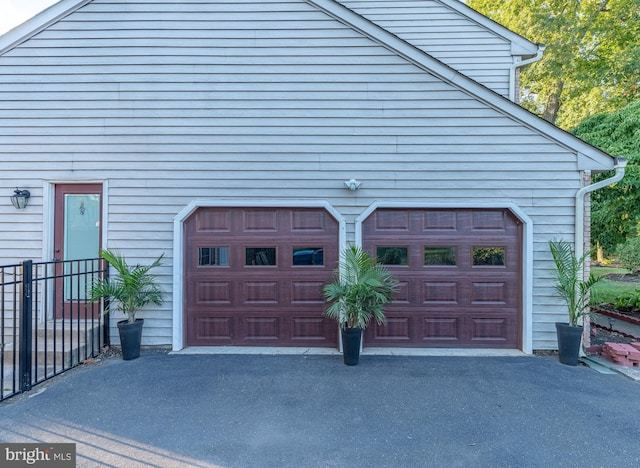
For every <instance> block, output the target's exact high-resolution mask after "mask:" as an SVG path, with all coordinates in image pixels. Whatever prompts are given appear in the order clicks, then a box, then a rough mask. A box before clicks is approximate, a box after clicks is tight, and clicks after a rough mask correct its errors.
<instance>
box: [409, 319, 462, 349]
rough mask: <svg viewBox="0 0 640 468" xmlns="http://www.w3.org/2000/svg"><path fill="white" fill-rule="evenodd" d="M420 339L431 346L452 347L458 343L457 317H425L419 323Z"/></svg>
mask: <svg viewBox="0 0 640 468" xmlns="http://www.w3.org/2000/svg"><path fill="white" fill-rule="evenodd" d="M421 325H422V327H420V328H419V329H418V330H422V333H421V334H420V339H421V340H422V342H423V343H425V344H430V345H432V346H440V345H443V346H445V345H446V346H448V347H453V346H455V343H456V342H458V341H459V339H460V338H459V336H458V331H459V319H458V318H457V317H425V318H424V319H423V320H422V323H421Z"/></svg>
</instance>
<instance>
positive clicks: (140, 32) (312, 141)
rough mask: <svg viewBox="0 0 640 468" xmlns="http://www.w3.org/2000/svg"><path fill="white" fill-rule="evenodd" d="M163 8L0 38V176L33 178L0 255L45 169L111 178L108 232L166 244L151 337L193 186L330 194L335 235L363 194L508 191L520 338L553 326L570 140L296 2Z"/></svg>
mask: <svg viewBox="0 0 640 468" xmlns="http://www.w3.org/2000/svg"><path fill="white" fill-rule="evenodd" d="M183 7H184V8H183ZM175 8H176V7H175V6H174V5H173V4H172V2H169V1H165V2H163V1H154V2H151V1H148V2H142V1H138V2H132V1H126V2H125V1H122V2H117V1H106V0H95V1H94V2H92V3H90V4H89V5H87V6H85V7H83V8H81V9H80V10H79V11H77V12H76V13H73V14H71V15H70V16H68V17H67V18H65V19H64V20H62V21H60V22H58V23H56V24H54V25H52V26H50V27H49V29H47V30H45V31H43V32H41V33H39V34H37V35H36V36H35V37H33V38H32V39H31V40H29V41H27V42H25V43H24V44H22V45H20V46H18V47H16V48H14V49H13V50H11V51H9V52H7V53H6V54H5V55H4V56H2V57H0V174H2V176H1V179H0V189H2V190H1V193H3V194H5V196H6V197H8V196H9V195H10V194H11V192H12V190H13V189H14V188H15V187H16V186H19V187H21V188H27V189H29V190H31V193H32V198H31V200H30V205H29V207H28V208H27V209H26V210H24V212H17V211H16V210H15V209H14V208H13V207H12V206H11V205H9V204H8V201H7V202H6V203H4V204H0V217H1V218H2V220H3V228H2V234H0V259H2V261H1V263H11V262H14V261H15V260H19V259H22V258H39V257H40V256H41V255H42V249H43V242H42V231H43V230H44V229H45V228H46V226H47V218H46V217H48V216H49V214H48V213H45V212H44V211H45V206H44V203H45V202H46V197H45V193H43V190H44V189H45V188H46V184H43V180H44V181H47V182H52V183H55V182H72V181H78V182H80V181H86V180H91V181H97V180H105V181H108V191H107V192H106V193H105V197H107V200H108V203H109V208H108V213H107V214H108V225H107V245H108V247H109V248H114V249H117V250H119V251H121V252H123V253H125V254H127V255H129V256H131V257H132V260H134V261H142V262H148V261H151V260H152V259H153V258H155V257H156V256H157V255H158V254H159V253H161V252H164V253H165V254H166V255H167V262H166V263H165V265H164V266H163V267H162V268H161V269H160V270H158V273H159V276H160V279H161V281H162V286H163V288H164V289H165V290H166V291H167V292H168V295H167V302H166V303H165V305H164V306H163V307H162V308H161V310H160V311H159V312H154V313H151V312H145V313H143V314H142V315H143V317H145V318H147V319H149V324H145V338H144V340H145V341H144V343H145V344H168V343H170V342H171V314H172V311H171V309H170V308H171V294H170V291H171V272H172V270H171V255H172V245H173V244H172V243H173V231H172V230H173V218H174V216H175V215H176V214H177V213H178V212H180V210H182V209H183V208H184V207H185V206H186V205H187V204H188V203H189V202H190V201H192V200H193V199H196V198H204V199H221V200H222V199H225V200H228V199H234V200H247V204H250V203H251V201H252V200H270V199H274V198H276V199H288V200H305V199H306V200H318V199H321V200H327V201H328V202H329V203H331V204H332V205H334V206H335V207H336V209H338V210H339V211H340V213H341V214H342V215H343V216H345V218H346V219H347V222H348V238H349V239H350V240H353V238H354V235H355V233H354V229H355V228H354V224H353V223H354V220H355V218H356V217H357V216H358V215H359V214H361V213H362V211H363V210H364V209H366V207H368V206H369V205H370V204H371V203H373V202H374V201H376V200H383V201H396V202H400V201H402V202H407V203H414V202H421V203H431V204H451V203H455V204H458V205H460V206H464V205H465V204H467V205H474V204H477V203H485V202H486V203H493V204H501V205H502V204H505V203H514V204H516V205H518V206H520V207H521V208H522V209H523V211H525V212H526V213H527V214H529V216H531V217H532V218H533V220H534V223H535V224H534V226H533V229H534V239H535V246H534V249H535V255H534V257H535V268H536V277H535V278H534V286H535V288H536V290H535V294H534V311H536V312H537V310H538V309H539V308H540V309H541V310H542V311H544V314H543V315H541V316H540V318H539V317H538V315H536V316H535V317H534V322H535V325H534V328H535V335H534V348H541V347H545V346H547V345H548V343H550V342H551V341H552V340H555V338H554V335H552V334H551V333H552V330H551V329H550V328H549V323H551V322H549V321H548V320H549V318H551V319H553V317H554V316H555V317H560V318H561V314H562V308H561V307H560V306H559V304H555V305H554V299H553V298H552V293H551V292H550V291H551V290H550V280H549V271H550V269H551V262H550V256H549V255H548V252H547V250H546V249H547V248H546V243H547V241H548V240H549V239H551V238H555V237H558V236H560V237H565V238H567V239H568V240H571V239H572V238H573V204H574V199H573V196H574V194H575V191H576V190H577V188H578V187H579V186H580V183H581V182H580V180H581V179H580V177H579V174H578V172H577V169H576V168H577V164H576V155H574V154H571V153H570V152H569V151H568V150H567V149H565V148H564V147H562V146H560V145H558V144H556V143H555V142H553V141H550V140H549V139H547V138H544V137H542V136H541V135H539V134H537V133H535V132H534V131H532V130H530V129H529V128H527V127H525V126H523V125H521V124H520V123H518V122H515V121H514V120H512V119H510V118H509V117H507V116H505V115H504V114H503V113H502V112H499V111H498V110H495V109H492V108H489V107H488V106H487V105H486V104H485V103H483V102H480V101H478V100H476V99H473V98H471V97H470V96H469V95H468V93H466V92H465V91H464V90H460V89H457V88H456V87H454V86H452V85H449V84H446V83H443V82H441V81H439V80H438V79H436V78H435V77H434V76H432V75H429V74H428V73H425V72H424V71H422V70H420V69H418V68H417V67H415V66H413V65H411V64H409V63H407V62H406V61H404V60H403V59H401V58H400V57H397V56H395V55H394V54H392V53H391V52H390V51H389V50H387V49H385V48H383V47H381V46H379V45H378V44H377V43H375V42H374V41H372V40H370V39H367V38H365V37H363V36H361V35H360V34H358V33H357V32H355V31H352V30H350V29H348V28H347V27H346V26H344V25H342V24H341V23H339V22H338V21H336V20H334V19H331V18H329V17H328V16H326V15H325V14H323V13H321V12H319V11H316V10H314V9H313V8H312V7H311V6H310V5H308V4H307V3H306V2H303V1H297V2H296V1H291V2H286V1H281V2H264V1H243V2H232V1H228V2H213V1H207V2H204V1H202V2H196V1H189V2H180V10H181V11H182V12H183V14H181V15H176V14H174V13H172V12H173V11H174V9H175ZM119 12H121V13H119ZM131 12H132V13H131ZM130 15H133V16H130ZM278 18H282V19H278ZM194 25H195V26H197V27H196V28H195V29H194V28H193V26H194ZM207 25H212V26H215V27H211V28H208V27H207ZM240 26H241V27H240ZM276 26H277V27H276ZM124 38H126V40H123V39H124ZM168 38H171V40H167V39H168ZM301 41H303V42H301ZM159 44H161V45H159ZM300 44H303V45H302V46H301V45H300ZM351 178H356V179H358V180H361V181H362V182H363V185H362V188H361V189H360V190H359V191H358V192H356V193H352V192H348V191H346V190H345V189H344V188H343V182H344V181H345V180H348V179H351ZM5 220H6V221H5ZM8 222H11V223H12V224H11V225H10V226H9V227H8V226H7V224H6V223H8ZM45 257H46V255H45ZM45 259H47V258H45ZM553 320H555V319H553Z"/></svg>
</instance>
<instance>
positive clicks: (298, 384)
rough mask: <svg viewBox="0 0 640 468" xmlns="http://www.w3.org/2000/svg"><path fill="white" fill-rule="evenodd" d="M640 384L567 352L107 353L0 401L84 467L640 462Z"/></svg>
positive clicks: (3, 421)
mask: <svg viewBox="0 0 640 468" xmlns="http://www.w3.org/2000/svg"><path fill="white" fill-rule="evenodd" d="M639 421H640V384H639V383H637V382H634V381H632V380H629V379H627V378H625V377H623V376H621V375H603V374H599V373H597V372H595V371H594V370H592V369H589V368H586V367H582V366H580V367H568V366H564V365H561V364H559V363H558V361H557V357H553V356H551V357H482V358H470V357H389V356H363V357H362V358H361V362H360V365H359V366H357V367H347V366H345V365H343V364H342V362H341V357H340V356H309V355H306V356H260V355H249V356H247V355H244V356H238V355H168V354H165V353H159V352H155V353H143V355H142V356H141V357H140V358H139V359H137V360H134V361H122V360H119V359H107V360H105V361H104V362H102V363H101V364H92V365H86V366H83V367H82V368H81V369H80V370H78V371H72V372H70V373H69V374H67V375H64V376H62V377H60V378H57V379H55V380H54V381H52V382H50V383H49V384H46V385H45V386H43V387H42V388H36V389H35V390H34V391H32V392H31V394H30V395H27V396H21V397H19V398H16V399H14V400H10V401H9V402H7V403H3V404H2V405H0V441H2V442H22V443H24V442H48V443H52V442H74V443H76V444H77V452H78V466H116V467H133V466H162V467H174V466H194V467H212V466H220V467H347V466H349V467H417V466H433V467H440V466H442V467H452V466H463V467H468V466H473V467H478V466H491V467H500V466H505V467H506V466H509V467H511V466H514V467H516V466H517V467H528V466H532V467H534V466H535V467H537V466H540V467H551V466H553V467H557V466H567V467H574V466H583V467H596V466H603V467H604V466H616V467H627V466H628V467H637V466H640V423H639Z"/></svg>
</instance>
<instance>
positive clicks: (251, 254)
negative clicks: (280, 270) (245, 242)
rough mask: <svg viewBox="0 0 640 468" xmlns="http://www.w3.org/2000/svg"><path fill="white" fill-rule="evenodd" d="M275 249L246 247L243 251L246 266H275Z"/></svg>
mask: <svg viewBox="0 0 640 468" xmlns="http://www.w3.org/2000/svg"><path fill="white" fill-rule="evenodd" d="M276 258H277V250H276V248H275V247H247V248H246V249H245V265H246V266H277V261H276Z"/></svg>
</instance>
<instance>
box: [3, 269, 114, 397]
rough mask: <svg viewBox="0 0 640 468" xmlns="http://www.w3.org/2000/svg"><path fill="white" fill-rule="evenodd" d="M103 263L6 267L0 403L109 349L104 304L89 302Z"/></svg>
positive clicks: (100, 274)
mask: <svg viewBox="0 0 640 468" xmlns="http://www.w3.org/2000/svg"><path fill="white" fill-rule="evenodd" d="M107 274H108V265H107V263H106V262H105V261H104V260H103V259H99V258H93V259H83V260H67V261H57V262H33V261H31V260H27V261H24V262H22V263H20V264H15V265H6V266H0V340H1V342H0V355H1V356H0V357H1V359H0V401H1V400H4V399H6V398H9V397H11V396H14V395H16V394H18V393H21V392H25V391H28V390H30V389H31V388H32V387H33V386H34V385H37V384H39V383H42V382H44V381H46V380H48V379H50V378H52V377H54V376H56V375H58V374H60V373H62V372H65V371H66V370H69V369H71V368H72V367H74V366H77V365H78V364H82V363H83V362H85V361H86V360H87V359H90V358H92V357H95V356H97V355H98V354H99V353H100V351H101V349H102V347H103V346H105V345H107V344H109V335H108V333H109V327H108V323H105V321H104V320H103V317H102V314H101V311H102V304H101V303H100V302H96V303H91V302H90V301H89V300H88V297H89V290H90V288H91V285H92V284H93V282H94V280H96V279H97V278H104V277H106V275H107Z"/></svg>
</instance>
